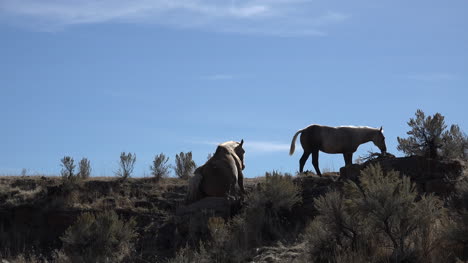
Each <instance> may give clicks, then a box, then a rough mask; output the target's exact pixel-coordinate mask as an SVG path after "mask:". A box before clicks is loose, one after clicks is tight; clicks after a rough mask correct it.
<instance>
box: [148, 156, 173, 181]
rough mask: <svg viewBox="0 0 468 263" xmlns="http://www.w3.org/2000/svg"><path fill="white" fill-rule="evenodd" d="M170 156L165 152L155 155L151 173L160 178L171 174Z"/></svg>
mask: <svg viewBox="0 0 468 263" xmlns="http://www.w3.org/2000/svg"><path fill="white" fill-rule="evenodd" d="M168 161H169V157H166V156H165V155H164V154H163V153H161V154H158V155H156V156H154V160H153V165H151V166H150V169H151V174H153V176H154V177H155V178H156V179H157V180H159V179H161V178H163V177H167V176H169V168H170V165H169V164H167V162H168Z"/></svg>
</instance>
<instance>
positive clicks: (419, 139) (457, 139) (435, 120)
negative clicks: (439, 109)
mask: <svg viewBox="0 0 468 263" xmlns="http://www.w3.org/2000/svg"><path fill="white" fill-rule="evenodd" d="M415 115H416V118H415V119H413V118H411V119H410V121H409V122H408V125H409V126H410V127H411V130H410V131H408V132H407V134H408V135H409V137H408V138H406V139H404V138H400V137H398V138H397V139H398V146H397V149H398V150H400V151H403V152H404V153H405V154H406V155H418V156H425V157H429V158H438V157H442V158H445V159H451V158H462V159H466V158H467V149H468V137H467V136H466V135H465V134H463V133H462V132H461V131H460V128H459V127H458V125H452V126H451V127H450V130H448V131H444V130H445V129H446V128H447V126H446V125H445V121H444V116H442V115H441V114H440V113H436V114H434V115H433V116H427V117H426V115H425V114H424V112H423V111H422V110H419V109H418V110H417V111H416V114H415Z"/></svg>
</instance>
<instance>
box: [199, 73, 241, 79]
mask: <svg viewBox="0 0 468 263" xmlns="http://www.w3.org/2000/svg"><path fill="white" fill-rule="evenodd" d="M201 79H204V80H228V79H234V76H233V75H229V74H214V75H207V76H203V77H201Z"/></svg>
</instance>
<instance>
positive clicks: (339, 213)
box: [305, 165, 446, 262]
mask: <svg viewBox="0 0 468 263" xmlns="http://www.w3.org/2000/svg"><path fill="white" fill-rule="evenodd" d="M359 180H360V184H359V185H358V184H356V183H354V182H352V181H349V182H346V183H345V185H344V189H343V194H340V193H338V192H330V193H327V194H326V195H325V196H323V197H319V198H317V199H315V206H316V208H317V210H318V211H319V216H317V217H316V218H315V219H314V221H313V222H312V223H311V225H310V226H309V227H308V229H307V231H306V235H305V237H306V240H307V241H308V244H309V252H310V254H311V257H312V259H313V260H315V261H318V262H323V261H328V260H330V256H332V258H334V260H331V261H332V262H334V261H336V259H337V258H338V257H340V256H345V257H349V256H352V257H353V258H354V257H355V256H356V257H357V258H367V259H366V260H365V261H375V258H380V259H379V260H384V261H385V260H390V259H392V260H394V261H395V262H401V261H404V260H410V261H419V262H430V261H431V260H435V261H434V262H436V261H437V260H436V259H433V257H432V256H433V255H435V252H434V250H435V248H436V245H437V244H438V242H439V241H440V239H441V237H442V234H441V233H442V231H441V229H442V226H441V224H440V223H441V222H443V221H444V218H445V214H446V211H445V209H444V208H443V203H442V201H441V200H440V199H438V198H437V197H435V196H433V195H422V196H420V195H418V193H417V192H416V190H415V187H414V184H412V183H411V182H410V180H409V178H407V177H405V176H403V177H400V176H399V175H398V173H397V172H394V171H391V172H388V173H386V174H385V173H384V172H383V171H382V169H381V168H380V166H379V165H370V166H369V167H367V168H366V169H364V170H363V171H362V173H361V176H360V178H359ZM388 247H391V248H392V253H391V254H386V253H385V252H384V251H385V249H386V248H388ZM327 258H328V259H327Z"/></svg>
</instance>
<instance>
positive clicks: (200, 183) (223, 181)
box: [186, 140, 245, 204]
mask: <svg viewBox="0 0 468 263" xmlns="http://www.w3.org/2000/svg"><path fill="white" fill-rule="evenodd" d="M243 144H244V140H241V142H235V141H228V142H224V143H221V144H219V145H218V147H217V148H216V152H215V153H214V154H213V156H212V157H211V158H210V159H209V160H208V161H207V162H206V163H205V164H204V165H202V166H200V167H198V168H197V169H196V170H195V172H194V176H193V177H192V178H191V179H190V181H189V187H188V192H187V198H186V203H187V204H190V203H193V202H195V201H198V200H200V199H202V198H204V197H207V196H216V197H227V196H233V195H234V196H236V195H237V192H238V191H237V190H236V184H238V185H239V189H240V194H241V196H243V195H244V193H245V190H244V175H243V173H242V170H244V169H245V164H244V153H245V151H244V149H243V148H242V146H243Z"/></svg>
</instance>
